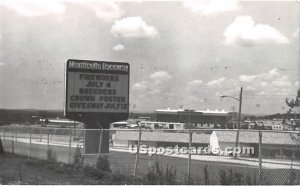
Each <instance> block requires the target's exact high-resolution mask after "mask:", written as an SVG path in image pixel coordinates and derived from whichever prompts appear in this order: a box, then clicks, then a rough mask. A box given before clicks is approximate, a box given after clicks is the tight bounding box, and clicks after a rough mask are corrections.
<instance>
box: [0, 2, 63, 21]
mask: <svg viewBox="0 0 300 186" xmlns="http://www.w3.org/2000/svg"><path fill="white" fill-rule="evenodd" d="M0 5H2V6H5V7H6V8H9V9H12V10H14V11H16V12H17V13H18V14H19V15H22V16H28V17H34V16H43V15H48V14H51V13H55V14H57V13H64V12H65V6H64V4H63V3H62V2H61V1H58V0H43V1H40V0H2V1H0Z"/></svg>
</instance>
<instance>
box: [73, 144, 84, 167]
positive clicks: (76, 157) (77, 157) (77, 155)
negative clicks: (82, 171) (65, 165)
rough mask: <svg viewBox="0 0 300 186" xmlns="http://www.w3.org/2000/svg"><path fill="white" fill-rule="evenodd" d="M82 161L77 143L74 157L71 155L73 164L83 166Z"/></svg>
mask: <svg viewBox="0 0 300 186" xmlns="http://www.w3.org/2000/svg"><path fill="white" fill-rule="evenodd" d="M83 161H84V158H83V156H82V155H81V151H80V146H79V145H77V147H76V149H75V153H74V157H73V166H74V167H75V168H80V167H83Z"/></svg>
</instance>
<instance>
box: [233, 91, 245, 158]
mask: <svg viewBox="0 0 300 186" xmlns="http://www.w3.org/2000/svg"><path fill="white" fill-rule="evenodd" d="M242 100H243V87H241V91H240V98H239V121H238V128H237V131H236V141H235V147H236V148H238V146H239V138H240V129H241V112H242ZM234 158H237V154H234Z"/></svg>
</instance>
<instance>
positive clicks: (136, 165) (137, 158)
mask: <svg viewBox="0 0 300 186" xmlns="http://www.w3.org/2000/svg"><path fill="white" fill-rule="evenodd" d="M138 127H139V139H138V144H137V152H136V155H135V165H134V176H136V172H137V167H138V164H139V154H140V143H141V137H142V128H141V127H140V125H139V124H138Z"/></svg>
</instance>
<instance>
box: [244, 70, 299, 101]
mask: <svg viewBox="0 0 300 186" xmlns="http://www.w3.org/2000/svg"><path fill="white" fill-rule="evenodd" d="M239 80H240V81H241V83H242V86H244V87H245V88H246V89H247V90H253V91H255V92H257V94H258V95H268V94H271V95H287V94H291V93H293V91H295V90H294V89H295V88H296V87H295V84H294V83H293V82H292V80H291V77H290V76H289V75H286V74H282V72H280V71H279V70H278V69H276V68H274V69H271V70H269V71H268V72H265V73H261V74H255V75H241V76H239Z"/></svg>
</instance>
